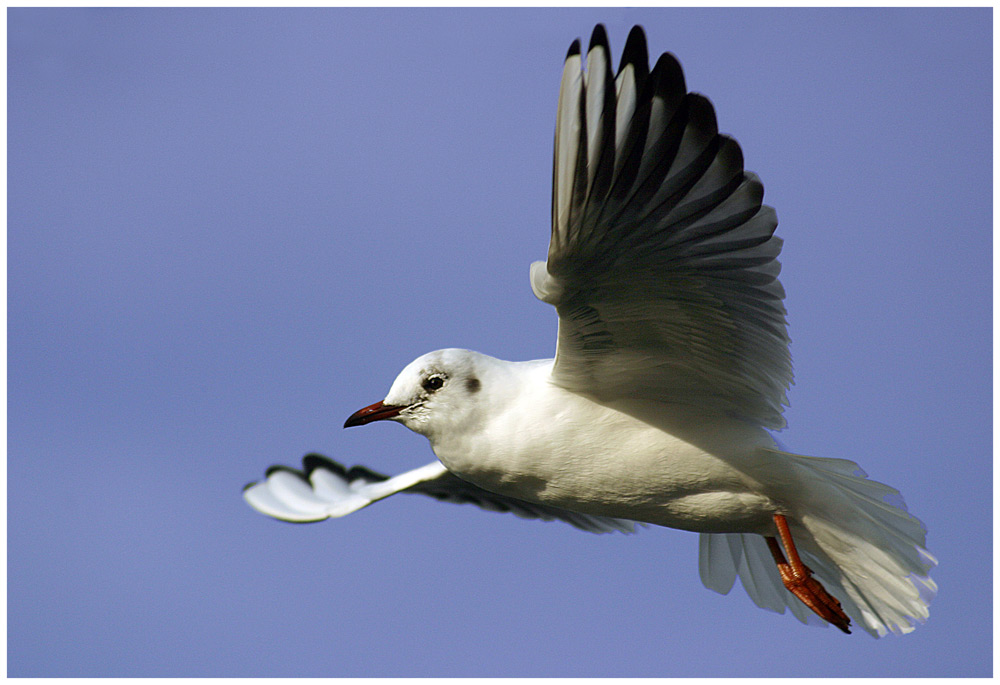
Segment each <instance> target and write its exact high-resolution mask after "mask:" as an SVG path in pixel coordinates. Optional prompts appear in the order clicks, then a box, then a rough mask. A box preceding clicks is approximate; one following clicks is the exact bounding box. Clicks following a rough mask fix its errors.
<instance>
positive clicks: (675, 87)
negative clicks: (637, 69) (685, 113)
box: [652, 52, 687, 100]
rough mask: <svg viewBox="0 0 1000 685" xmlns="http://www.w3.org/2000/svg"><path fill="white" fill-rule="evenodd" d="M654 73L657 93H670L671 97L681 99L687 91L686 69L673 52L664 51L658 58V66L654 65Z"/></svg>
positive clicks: (662, 94) (661, 94)
mask: <svg viewBox="0 0 1000 685" xmlns="http://www.w3.org/2000/svg"><path fill="white" fill-rule="evenodd" d="M652 75H653V76H654V77H655V78H654V80H655V83H656V94H657V95H660V96H664V95H668V94H669V95H670V97H671V98H676V99H678V100H679V99H680V98H682V97H684V95H685V94H686V93H687V85H686V84H685V82H684V70H683V69H682V68H681V63H680V62H679V61H678V60H677V57H675V56H674V54H673V53H671V52H664V53H663V54H662V55H660V58H659V59H658V60H656V66H655V67H653V71H652Z"/></svg>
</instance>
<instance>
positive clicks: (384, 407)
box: [344, 402, 403, 428]
mask: <svg viewBox="0 0 1000 685" xmlns="http://www.w3.org/2000/svg"><path fill="white" fill-rule="evenodd" d="M402 410H403V407H397V406H394V405H391V404H385V403H384V402H376V403H375V404H372V405H369V406H367V407H364V408H363V409H359V410H358V411H356V412H354V413H353V414H351V415H350V416H348V417H347V421H344V428H353V427H354V426H363V425H365V424H366V423H371V422H372V421H381V420H383V419H391V418H393V417H395V416H398V415H399V412H401V411H402Z"/></svg>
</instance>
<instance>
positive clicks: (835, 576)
mask: <svg viewBox="0 0 1000 685" xmlns="http://www.w3.org/2000/svg"><path fill="white" fill-rule="evenodd" d="M765 452H766V454H765V455H764V456H765V457H767V458H768V459H772V460H774V461H775V462H780V465H781V467H782V469H789V468H791V469H792V470H793V471H794V472H796V473H797V474H798V478H797V479H796V480H797V482H798V484H799V486H800V487H799V489H800V492H799V495H800V499H799V500H798V501H797V503H796V505H795V507H797V509H798V510H797V511H793V512H791V515H790V516H789V522H790V525H791V530H792V537H793V539H794V540H795V544H796V547H797V548H798V551H799V554H800V556H801V557H802V560H803V562H804V563H805V564H806V565H807V566H809V568H811V569H812V571H813V573H814V575H815V577H816V579H817V580H819V581H820V582H821V583H822V584H823V585H824V587H826V589H827V590H828V591H829V592H830V594H832V595H833V596H834V597H836V598H837V599H838V600H840V602H841V605H842V606H843V609H844V611H845V612H847V614H848V615H849V616H850V617H851V618H852V619H853V620H854V621H855V623H857V624H858V625H860V626H861V628H862V629H864V630H866V631H867V632H869V633H871V634H872V635H874V636H875V637H881V636H883V635H885V634H886V633H889V632H892V633H896V634H904V633H909V632H911V631H912V630H913V629H914V628H915V627H916V625H917V624H919V623H923V622H924V621H926V620H927V617H928V615H929V610H928V605H929V604H930V602H931V600H932V599H933V598H934V595H935V594H936V592H937V584H936V583H935V582H934V581H933V580H932V579H931V578H930V577H929V575H928V574H929V572H930V570H931V569H932V568H933V567H934V566H935V565H937V560H936V559H935V558H934V557H933V556H932V555H931V554H930V553H929V552H928V551H927V550H926V549H925V548H924V546H925V544H926V542H925V540H926V534H927V529H926V528H925V527H924V525H923V524H922V523H921V522H920V521H919V520H918V519H917V518H915V517H914V516H912V515H911V514H909V513H908V512H907V511H906V508H905V505H904V504H903V502H902V497H901V496H900V494H899V491H898V490H896V489H895V488H892V487H890V486H888V485H885V484H883V483H879V482H877V481H872V480H868V479H867V478H866V474H865V473H864V471H862V470H861V469H860V468H859V467H858V465H857V464H855V463H854V462H852V461H848V460H846V459H829V458H822V457H805V456H801V455H796V454H790V453H787V452H779V451H777V450H766V451H765ZM699 569H700V571H701V578H702V582H703V583H704V584H705V585H706V587H708V588H710V589H712V590H715V591H717V592H722V593H726V592H728V591H729V589H730V588H731V587H732V585H733V582H734V579H735V577H736V576H737V575H738V576H739V578H740V580H741V582H742V583H743V586H744V587H745V588H746V590H747V594H749V595H750V597H751V599H753V601H754V602H755V603H756V604H757V605H758V606H761V607H764V608H766V609H771V610H773V611H778V612H779V613H783V611H784V607H785V606H788V607H789V608H791V610H792V613H793V614H794V615H795V616H796V617H797V618H798V619H799V620H801V621H803V622H811V621H810V620H809V619H810V616H811V614H810V613H809V612H808V610H807V609H806V608H805V606H804V605H803V604H801V603H800V602H799V601H798V600H797V599H795V598H794V596H793V595H792V594H791V593H790V592H788V591H787V590H786V589H785V588H784V586H783V584H782V583H781V578H780V576H779V575H778V573H777V570H776V569H775V567H774V563H773V560H772V559H771V558H770V553H769V551H768V549H767V546H766V543H765V541H764V538H763V537H761V536H759V535H751V534H738V533H728V534H702V536H701V543H700V559H699ZM775 595H777V596H778V597H779V598H780V600H775Z"/></svg>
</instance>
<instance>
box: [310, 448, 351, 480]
mask: <svg viewBox="0 0 1000 685" xmlns="http://www.w3.org/2000/svg"><path fill="white" fill-rule="evenodd" d="M316 469H326V470H328V471H333V472H334V473H336V474H337V475H338V476H341V477H346V476H347V467H345V466H344V465H343V464H341V463H339V462H336V461H334V460H333V459H330V457H327V456H325V455H323V454H317V453H316V452H311V453H309V454H307V455H306V456H304V457H302V470H303V471H305V473H306V475H307V476H309V475H311V474H312V472H313V471H315V470H316Z"/></svg>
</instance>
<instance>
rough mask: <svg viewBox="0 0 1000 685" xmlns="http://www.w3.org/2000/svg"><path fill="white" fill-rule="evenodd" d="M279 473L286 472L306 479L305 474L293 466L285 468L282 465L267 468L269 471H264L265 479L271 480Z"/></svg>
mask: <svg viewBox="0 0 1000 685" xmlns="http://www.w3.org/2000/svg"><path fill="white" fill-rule="evenodd" d="M279 471H286V472H288V473H290V474H292V475H294V476H298V477H299V478H304V477H305V474H303V473H302V472H301V471H299V470H298V469H293V468H292V467H291V466H284V465H281V464H276V465H274V466H269V467H267V470H266V471H264V477H265V478H270V477H271V476H272V475H273V474H275V473H278V472H279Z"/></svg>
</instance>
